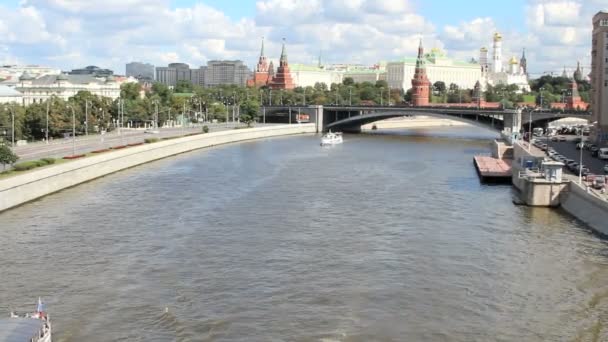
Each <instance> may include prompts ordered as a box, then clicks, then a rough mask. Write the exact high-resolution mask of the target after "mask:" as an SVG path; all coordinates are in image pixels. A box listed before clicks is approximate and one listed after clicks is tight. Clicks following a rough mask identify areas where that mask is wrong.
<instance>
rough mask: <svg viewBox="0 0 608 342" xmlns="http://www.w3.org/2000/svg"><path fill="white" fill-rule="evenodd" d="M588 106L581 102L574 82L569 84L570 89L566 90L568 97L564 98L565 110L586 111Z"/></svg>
mask: <svg viewBox="0 0 608 342" xmlns="http://www.w3.org/2000/svg"><path fill="white" fill-rule="evenodd" d="M587 106H588V104H587V103H585V102H583V100H581V96H580V94H579V93H578V84H577V83H576V80H574V79H573V80H572V82H571V83H570V89H569V90H568V96H566V109H574V110H576V109H578V110H585V109H587Z"/></svg>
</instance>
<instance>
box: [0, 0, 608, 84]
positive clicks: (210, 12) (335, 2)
mask: <svg viewBox="0 0 608 342" xmlns="http://www.w3.org/2000/svg"><path fill="white" fill-rule="evenodd" d="M606 9H608V0H508V1H507V0H504V1H500V2H497V1H487V0H484V1H482V0H459V1H451V0H230V1H228V0H0V63H2V64H9V63H11V64H13V63H20V64H21V63H24V64H42V65H49V66H55V67H59V68H62V69H64V70H70V69H72V68H78V67H83V66H86V65H91V64H93V65H98V66H100V67H108V68H112V69H114V70H115V72H117V73H124V65H125V63H127V62H130V61H144V62H149V63H152V64H155V65H159V66H162V65H166V64H167V63H171V62H186V63H189V64H190V65H191V66H195V67H198V66H200V65H204V64H205V63H206V62H207V61H208V60H211V59H241V60H243V61H245V62H246V63H247V64H248V65H249V66H253V65H254V64H255V62H256V61H257V57H258V54H259V47H260V39H261V37H262V36H264V37H266V54H267V55H268V56H269V57H271V58H278V54H279V53H280V44H281V39H282V38H285V39H286V40H287V51H288V55H289V61H290V62H291V63H316V61H317V58H318V55H319V52H320V51H322V56H323V60H324V62H327V63H363V64H374V63H376V62H378V61H381V60H383V61H387V60H394V59H398V58H400V57H404V56H414V55H415V53H416V48H417V45H418V39H419V38H421V37H422V38H423V41H424V45H425V47H427V48H431V47H437V48H441V49H444V50H445V51H447V53H448V55H450V56H452V57H456V58H458V59H465V60H468V59H470V58H471V57H475V58H477V57H478V50H479V48H480V47H481V46H490V45H491V38H492V34H493V32H495V31H499V32H501V33H502V34H503V37H504V43H503V45H504V50H505V52H504V59H505V60H506V59H507V58H508V57H510V56H512V55H517V56H520V55H521V51H522V49H523V48H526V51H527V57H528V64H529V69H530V71H531V72H532V73H533V74H534V75H533V76H537V75H540V74H543V73H546V72H557V73H561V70H562V69H563V68H564V66H566V67H567V68H568V69H572V68H574V67H575V66H576V61H577V60H580V61H581V63H582V64H583V66H585V69H587V70H588V68H589V67H588V66H589V65H590V57H589V55H590V45H591V18H592V16H593V15H594V14H595V13H596V12H598V11H599V10H606Z"/></svg>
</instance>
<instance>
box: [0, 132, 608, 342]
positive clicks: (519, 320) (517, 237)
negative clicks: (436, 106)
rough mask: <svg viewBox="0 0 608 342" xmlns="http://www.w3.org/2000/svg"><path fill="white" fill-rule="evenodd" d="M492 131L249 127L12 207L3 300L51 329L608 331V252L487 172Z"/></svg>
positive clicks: (99, 336)
mask: <svg viewBox="0 0 608 342" xmlns="http://www.w3.org/2000/svg"><path fill="white" fill-rule="evenodd" d="M493 137H494V134H493V133H491V132H485V131H482V130H480V129H478V128H471V127H457V128H454V127H452V128H433V129H428V130H425V129H416V130H407V129H403V130H395V131H384V132H375V133H373V134H360V135H347V136H346V137H345V143H344V144H343V145H340V146H335V147H331V148H321V147H320V146H319V137H318V136H297V137H286V138H275V139H268V140H260V141H251V142H246V143H240V144H231V145H225V146H219V147H214V148H210V149H205V150H199V151H195V152H192V153H188V154H183V155H179V156H176V157H173V158H168V159H164V160H161V161H157V162H154V163H150V164H146V165H142V166H139V167H135V168H132V169H129V170H126V171H124V172H119V173H116V174H112V175H109V176H107V177H104V178H101V179H98V180H95V181H92V182H89V183H86V184H83V185H80V186H77V187H74V188H71V189H67V190H65V191H62V192H59V193H56V194H53V195H50V196H47V197H45V198H43V199H40V200H37V201H34V202H31V203H28V204H26V205H23V206H21V207H19V208H16V209H14V210H9V211H7V212H4V213H1V214H0V312H7V313H8V311H9V310H10V309H16V308H17V309H22V310H23V309H33V308H34V302H35V300H36V299H37V297H38V296H41V297H42V298H43V299H44V300H45V301H46V302H47V308H48V311H49V313H50V315H51V318H52V319H53V324H54V325H53V330H54V334H53V337H54V338H53V340H54V341H56V342H57V341H593V340H596V341H601V340H606V336H607V333H606V332H605V331H604V329H605V328H606V323H607V320H608V316H607V315H606V314H607V313H608V298H607V297H608V248H607V245H606V240H604V239H601V238H600V237H598V236H595V235H594V234H592V233H591V232H590V230H589V229H588V228H587V227H585V226H584V225H583V224H582V223H580V222H578V221H577V220H575V219H574V218H572V217H571V216H568V215H567V214H564V213H562V212H561V211H559V210H553V209H542V208H540V209H539V208H535V209H533V208H527V207H521V206H515V205H513V204H512V201H511V199H512V190H511V188H510V187H509V186H488V185H482V184H480V183H479V181H478V178H477V175H476V173H475V170H474V168H473V165H472V158H473V156H474V155H475V154H477V153H485V152H488V151H489V147H488V146H489V145H488V142H489V140H490V139H492V138H493Z"/></svg>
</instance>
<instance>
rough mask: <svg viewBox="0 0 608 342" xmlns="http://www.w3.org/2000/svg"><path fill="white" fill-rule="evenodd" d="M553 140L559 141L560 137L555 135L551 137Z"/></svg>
mask: <svg viewBox="0 0 608 342" xmlns="http://www.w3.org/2000/svg"><path fill="white" fill-rule="evenodd" d="M551 141H559V139H558V138H557V137H555V136H553V137H551Z"/></svg>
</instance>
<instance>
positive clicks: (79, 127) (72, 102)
mask: <svg viewBox="0 0 608 342" xmlns="http://www.w3.org/2000/svg"><path fill="white" fill-rule="evenodd" d="M569 84H570V80H568V79H567V78H562V77H551V76H543V77H541V78H539V79H537V80H533V81H531V82H530V85H531V88H532V90H531V91H530V92H524V93H520V92H519V91H518V89H517V86H514V85H509V86H505V85H497V86H495V87H492V86H488V87H487V89H486V91H485V92H484V96H485V99H486V101H488V102H503V104H504V106H505V107H506V108H510V107H514V106H516V105H517V103H522V102H536V103H540V97H541V96H540V94H541V93H542V98H543V105H544V106H545V107H547V106H548V104H549V103H550V102H559V101H561V98H562V94H563V92H562V91H563V90H565V89H569ZM541 89H542V90H541ZM589 90H590V86H589V83H588V82H585V81H582V82H579V91H580V95H581V97H582V99H583V100H584V101H586V102H588V100H589ZM141 94H142V89H141V85H140V84H138V83H125V84H123V85H122V86H121V99H120V100H119V99H115V100H112V99H110V98H105V97H100V96H96V95H93V94H91V93H89V92H87V91H81V92H79V93H78V94H77V95H75V96H73V97H71V98H70V99H68V100H67V101H66V100H63V99H60V98H56V97H55V98H51V99H49V100H48V101H46V102H42V103H35V104H32V105H29V106H27V107H23V106H20V105H17V104H11V105H0V139H5V140H10V139H11V136H12V116H13V114H14V118H15V125H14V126H15V140H22V139H25V140H41V139H43V138H44V137H45V136H46V127H47V114H48V127H49V129H48V131H49V132H48V135H49V137H50V138H60V137H63V136H64V134H71V131H72V124H73V123H72V109H73V112H74V119H75V120H74V121H75V124H76V132H77V133H76V134H77V135H81V134H85V133H86V129H87V127H88V131H89V132H90V133H93V132H99V131H101V130H106V131H111V130H113V129H116V126H117V120H119V118H120V117H121V116H120V115H119V113H120V112H121V108H122V109H124V114H123V117H124V122H125V125H126V123H127V122H130V123H132V125H136V126H137V125H139V126H141V125H143V124H144V123H146V124H148V125H150V124H152V123H153V122H154V121H155V120H156V121H157V122H156V124H157V125H158V126H162V125H163V124H165V123H167V122H170V121H187V120H189V121H197V120H198V121H201V120H203V119H204V120H207V121H208V120H217V121H220V122H222V121H224V120H226V117H227V116H228V117H230V118H231V116H232V111H233V110H234V108H235V107H236V106H238V107H239V109H240V119H241V121H243V122H248V123H250V122H254V121H255V120H256V117H257V116H258V115H259V108H260V106H262V105H263V106H269V105H302V106H304V105H336V104H337V105H348V104H352V105H374V104H378V105H379V104H384V105H387V104H390V105H398V104H403V103H409V102H410V101H411V94H412V92H411V89H409V90H407V91H405V92H403V91H401V90H398V89H389V87H388V84H387V82H386V81H384V80H380V81H377V82H374V83H371V82H361V83H356V82H354V81H353V79H352V78H349V77H347V78H345V79H344V80H343V82H342V83H340V84H335V83H334V84H331V85H330V86H327V85H326V84H325V83H316V84H315V85H314V86H309V87H296V88H295V89H293V90H271V89H268V88H267V87H261V88H251V87H241V86H235V85H231V86H219V87H214V88H203V87H200V86H197V85H192V84H191V83H189V82H185V81H180V82H179V83H178V84H177V85H176V86H175V87H174V88H173V89H171V88H169V87H167V86H166V85H163V84H160V83H155V84H153V85H152V87H151V90H150V91H148V92H146V93H145V95H144V96H143V97H142V96H141ZM430 97H431V99H430V100H431V102H432V103H458V102H462V103H467V102H471V101H472V98H473V90H472V89H460V88H459V87H458V86H457V85H456V84H449V85H446V84H445V83H444V82H435V83H434V84H433V89H432V91H431V94H430ZM157 111H158V115H156V113H157ZM87 123H88V124H87Z"/></svg>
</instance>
